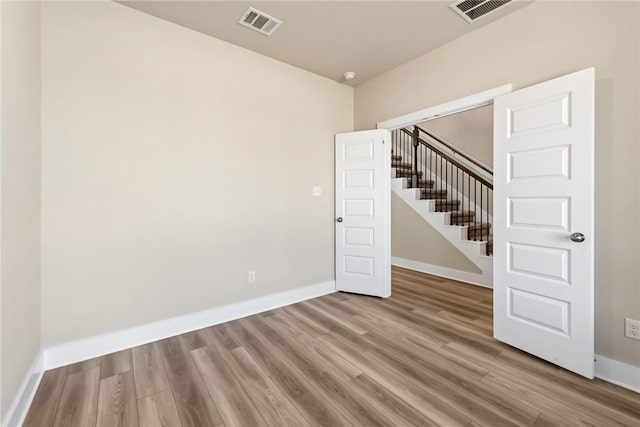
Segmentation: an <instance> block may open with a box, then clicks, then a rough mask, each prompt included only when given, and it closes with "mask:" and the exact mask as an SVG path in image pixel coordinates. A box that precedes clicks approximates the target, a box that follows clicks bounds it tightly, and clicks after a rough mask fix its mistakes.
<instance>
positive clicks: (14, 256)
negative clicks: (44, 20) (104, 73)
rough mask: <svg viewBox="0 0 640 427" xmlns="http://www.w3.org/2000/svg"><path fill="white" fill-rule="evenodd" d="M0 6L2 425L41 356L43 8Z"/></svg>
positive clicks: (18, 4)
mask: <svg viewBox="0 0 640 427" xmlns="http://www.w3.org/2000/svg"><path fill="white" fill-rule="evenodd" d="M0 8H1V9H0V14H1V15H2V19H1V21H0V26H1V28H2V33H1V37H0V38H1V39H2V43H1V45H2V46H1V62H2V67H1V76H2V77H1V79H0V80H1V84H0V98H1V99H2V100H1V106H0V109H1V112H2V113H1V119H0V121H1V122H2V131H1V134H0V138H1V139H0V158H1V163H0V182H1V189H0V194H1V210H0V236H1V237H0V245H1V256H0V272H1V273H0V300H1V308H0V312H1V321H0V324H1V327H0V336H1V339H0V347H1V352H0V358H1V365H0V378H1V380H0V382H1V384H0V394H1V395H2V398H1V399H0V405H1V410H0V419H2V420H5V417H6V416H7V411H8V410H9V407H10V406H11V404H12V402H13V401H14V399H15V398H16V395H17V393H18V390H19V388H20V386H21V384H22V382H23V380H24V378H25V376H26V375H27V373H28V372H29V368H30V367H31V365H32V364H33V362H34V361H35V358H36V356H37V354H38V351H39V350H40V4H39V3H37V2H4V1H3V2H2V3H1V5H0ZM6 421H8V420H5V422H6ZM3 425H4V424H3Z"/></svg>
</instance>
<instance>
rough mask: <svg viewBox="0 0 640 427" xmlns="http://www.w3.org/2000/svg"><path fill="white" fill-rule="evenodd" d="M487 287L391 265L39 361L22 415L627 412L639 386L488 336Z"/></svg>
mask: <svg viewBox="0 0 640 427" xmlns="http://www.w3.org/2000/svg"><path fill="white" fill-rule="evenodd" d="M491 301H492V295H491V291H490V290H487V289H482V288H478V287H474V286H470V285H465V284H461V283H457V282H453V281H449V280H444V279H440V278H436V277H432V276H427V275H424V274H420V273H415V272H411V271H409V270H404V269H399V268H395V269H394V271H393V296H392V297H391V298H389V299H386V300H381V299H376V298H369V297H363V296H357V295H350V294H333V295H328V296H324V297H321V298H316V299H314V300H310V301H306V302H303V303H299V304H295V305H292V306H289V307H285V308H280V309H277V310H273V311H270V312H267V313H262V314H260V315H256V316H252V317H249V318H246V319H242V320H237V321H233V322H229V323H225V324H222V325H218V326H214V327H211V328H206V329H201V330H199V331H195V332H191V333H188V334H185V335H181V336H177V337H173V338H169V339H166V340H162V341H158V342H154V343H151V344H147V345H143V346H140V347H136V348H133V349H130V350H125V351H121V352H118V353H114V354H111V355H108V356H104V357H100V358H97V359H93V360H88V361H86V362H82V363H77V364H74V365H71V366H65V367H62V368H58V369H54V370H51V371H48V372H46V373H45V375H44V378H43V381H42V383H41V385H40V388H39V390H38V392H37V394H36V397H35V400H34V402H33V405H32V407H31V410H30V411H29V414H28V416H27V420H26V422H25V425H26V426H37V427H42V426H50V425H53V426H81V427H88V426H93V425H99V426H109V427H112V426H138V425H140V426H170V427H173V426H185V427H186V426H222V425H225V426H307V425H313V426H315V425H324V426H341V425H356V426H382V425H384V426H421V425H425V426H432V425H443V426H457V425H465V426H492V427H493V426H502V425H528V426H551V425H557V426H618V425H620V426H640V395H639V394H636V393H633V392H631V391H628V390H625V389H622V388H620V387H616V386H614V385H612V384H609V383H606V382H603V381H600V380H595V381H588V380H585V379H583V378H581V377H578V376H576V375H573V374H571V373H569V372H567V371H564V370H562V369H559V368H557V367H555V366H554V365H551V364H548V363H546V362H543V361H541V360H538V359H536V358H534V357H531V356H529V355H527V354H525V353H523V352H521V351H518V350H515V349H513V348H511V347H509V346H506V345H504V344H501V343H499V342H497V341H495V340H494V339H493V338H491V323H492V321H491V318H492V317H491V311H492V304H491Z"/></svg>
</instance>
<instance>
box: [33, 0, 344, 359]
mask: <svg viewBox="0 0 640 427" xmlns="http://www.w3.org/2000/svg"><path fill="white" fill-rule="evenodd" d="M42 61H43V62H42V68H43V86H42V120H43V122H42V126H43V129H42V133H43V141H42V144H43V146H42V183H43V186H42V284H43V317H42V330H43V344H44V346H45V347H46V346H51V345H54V344H59V343H64V342H68V341H72V340H77V339H81V338H84V337H88V336H93V335H97V334H101V333H106V332H110V331H115V330H120V329H123V328H127V327H132V326H138V325H142V324H146V323H149V322H153V321H159V320H162V319H167V318H171V317H174V316H179V315H183V314H187V313H193V312H197V311H200V310H205V309H209V308H213V307H217V306H222V305H226V304H230V303H236V302H240V301H243V300H247V299H250V298H255V297H259V296H263V295H267V294H272V293H275V292H280V291H286V290H290V289H293V288H299V287H303V286H306V285H312V284H316V283H320V282H324V281H331V280H333V279H334V277H335V276H334V223H333V218H334V191H333V182H334V176H333V173H334V167H333V164H334V148H333V147H334V142H333V137H334V134H335V133H339V132H348V131H351V130H352V129H353V89H352V88H350V87H348V86H346V85H341V84H338V83H336V82H333V81H330V80H328V79H325V78H322V77H319V76H317V75H314V74H311V73H309V72H306V71H303V70H300V69H297V68H294V67H292V66H289V65H286V64H284V63H281V62H278V61H275V60H272V59H269V58H267V57H264V56H261V55H259V54H256V53H253V52H250V51H248V50H245V49H242V48H239V47H237V46H233V45H231V44H228V43H225V42H223V41H220V40H217V39H214V38H211V37H209V36H206V35H203V34H200V33H197V32H195V31H192V30H188V29H186V28H183V27H180V26H178V25H175V24H171V23H169V22H166V21H162V20H160V19H157V18H154V17H151V16H149V15H146V14H143V13H141V12H138V11H136V10H133V9H130V8H128V7H125V6H122V5H120V4H117V3H113V2H66V3H62V2H48V3H46V4H44V5H43V13H42ZM314 185H319V186H321V187H322V196H321V197H312V186H314ZM249 270H254V271H256V283H255V284H251V285H249V284H248V283H247V272H248V271H249Z"/></svg>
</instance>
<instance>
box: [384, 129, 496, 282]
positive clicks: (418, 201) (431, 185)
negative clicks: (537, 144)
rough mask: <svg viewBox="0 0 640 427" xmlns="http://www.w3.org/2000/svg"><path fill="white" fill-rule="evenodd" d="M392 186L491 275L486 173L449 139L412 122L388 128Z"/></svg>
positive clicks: (481, 277) (489, 192)
mask: <svg viewBox="0 0 640 427" xmlns="http://www.w3.org/2000/svg"><path fill="white" fill-rule="evenodd" d="M391 167H392V171H391V177H392V185H391V188H392V191H394V192H395V193H396V194H398V195H399V196H400V197H401V198H402V199H403V200H404V201H405V202H407V204H409V206H411V207H412V208H413V209H414V210H415V211H416V212H418V213H419V214H420V215H421V216H422V217H423V219H425V220H426V221H427V222H429V223H430V224H431V225H432V226H433V227H434V228H435V229H436V230H438V231H439V232H440V233H441V234H442V235H443V236H444V237H445V238H447V239H448V240H449V241H450V242H451V243H452V245H454V246H455V247H456V248H457V249H458V250H459V251H460V252H462V253H463V254H464V255H465V256H466V257H467V258H469V260H470V261H471V262H473V263H474V264H475V265H476V266H477V267H478V268H479V269H480V270H481V271H482V273H481V274H479V275H478V277H476V278H475V280H474V282H477V283H478V284H481V285H486V286H490V285H491V283H492V277H493V261H492V256H493V237H492V230H491V222H492V219H493V215H492V211H493V209H492V197H493V184H492V182H491V180H492V172H491V170H489V169H488V168H486V167H485V166H483V165H481V164H479V163H478V162H477V161H475V160H474V159H472V158H470V157H469V156H467V155H465V154H464V153H461V152H459V151H458V150H457V149H456V148H455V147H453V146H452V145H451V144H449V143H447V142H445V141H443V140H442V139H440V138H438V137H437V136H435V135H433V134H431V133H429V132H428V131H426V130H424V129H422V128H420V127H419V126H413V127H412V129H410V128H404V129H398V130H395V131H393V140H392V163H391Z"/></svg>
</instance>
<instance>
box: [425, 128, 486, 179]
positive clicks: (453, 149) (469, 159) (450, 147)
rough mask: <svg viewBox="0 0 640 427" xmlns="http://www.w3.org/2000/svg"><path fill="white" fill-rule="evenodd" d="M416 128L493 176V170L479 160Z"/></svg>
mask: <svg viewBox="0 0 640 427" xmlns="http://www.w3.org/2000/svg"><path fill="white" fill-rule="evenodd" d="M414 126H415V128H417V129H418V130H419V131H420V132H422V133H425V134H427V135H429V137H430V138H433V139H435V140H436V141H438V143H440V144H442V145H444V146H445V147H447V148H448V149H449V150H451V151H453V154H458V155H460V157H463V158H465V159H467V160H468V161H470V162H471V163H473V164H474V165H475V166H477V167H479V168H480V169H482V170H483V171H485V172H488V173H490V174H491V175H493V171H492V170H491V169H489V168H488V167H486V166H484V165H481V164H480V163H479V162H478V161H477V160H475V159H473V158H471V157H469V156H467V155H466V154H464V153H463V152H462V151H459V150H457V149H456V148H455V147H453V146H452V145H451V144H449V143H447V142H445V141H443V140H442V139H440V138H438V137H437V136H435V135H434V134H432V133H431V132H429V131H426V130H424V129H423V128H421V127H420V126H418V125H414Z"/></svg>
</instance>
